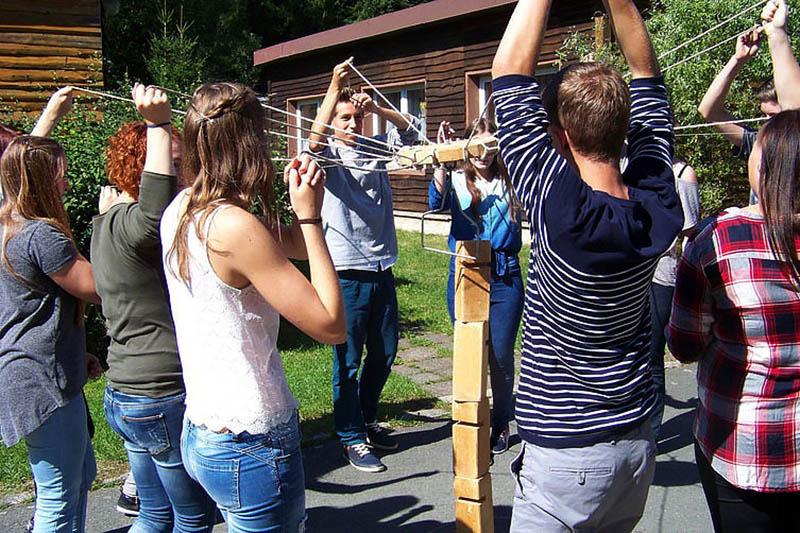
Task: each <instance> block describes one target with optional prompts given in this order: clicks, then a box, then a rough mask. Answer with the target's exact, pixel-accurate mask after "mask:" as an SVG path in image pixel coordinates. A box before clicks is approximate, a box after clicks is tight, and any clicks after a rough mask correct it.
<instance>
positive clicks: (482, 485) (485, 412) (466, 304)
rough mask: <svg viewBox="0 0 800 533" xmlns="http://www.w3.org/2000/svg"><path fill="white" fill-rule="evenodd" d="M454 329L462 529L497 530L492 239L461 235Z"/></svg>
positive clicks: (456, 470)
mask: <svg viewBox="0 0 800 533" xmlns="http://www.w3.org/2000/svg"><path fill="white" fill-rule="evenodd" d="M456 252H457V253H458V254H460V255H465V256H470V257H474V258H475V259H468V258H464V257H456V274H455V318H456V322H455V332H454V335H453V420H454V421H455V424H453V472H454V474H455V479H454V481H453V492H454V493H455V497H456V531H457V532H458V533H461V532H463V533H467V532H470V533H474V532H481V533H487V532H493V531H494V512H493V504H492V478H491V476H490V474H489V453H490V452H489V400H488V399H487V398H486V365H487V363H488V355H489V345H488V342H489V282H490V279H491V278H490V263H491V255H492V248H491V245H490V243H489V241H459V242H458V245H457V248H456Z"/></svg>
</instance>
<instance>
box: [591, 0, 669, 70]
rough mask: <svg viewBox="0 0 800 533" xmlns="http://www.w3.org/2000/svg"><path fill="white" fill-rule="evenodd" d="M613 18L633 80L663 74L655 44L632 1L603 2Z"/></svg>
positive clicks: (606, 0)
mask: <svg viewBox="0 0 800 533" xmlns="http://www.w3.org/2000/svg"><path fill="white" fill-rule="evenodd" d="M603 3H604V4H605V5H606V9H608V13H609V15H610V16H611V24H612V25H613V28H614V35H615V36H616V37H617V41H618V42H619V47H620V48H621V49H622V53H623V54H625V60H626V61H627V62H628V67H629V68H630V70H631V74H632V75H633V78H634V79H636V78H653V77H655V76H658V75H659V74H661V70H660V69H659V68H658V59H657V58H656V53H655V50H653V43H652V42H651V41H650V35H648V33H647V28H646V27H645V25H644V21H643V20H642V16H641V15H640V14H639V10H638V9H637V8H636V6H635V5H634V4H633V2H632V1H631V0H603Z"/></svg>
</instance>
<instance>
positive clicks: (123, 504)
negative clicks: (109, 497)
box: [117, 490, 139, 516]
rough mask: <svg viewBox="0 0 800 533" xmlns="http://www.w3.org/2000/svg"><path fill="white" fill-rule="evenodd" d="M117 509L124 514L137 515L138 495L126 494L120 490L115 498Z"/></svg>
mask: <svg viewBox="0 0 800 533" xmlns="http://www.w3.org/2000/svg"><path fill="white" fill-rule="evenodd" d="M117 511H119V512H120V513H122V514H124V515H125V516H139V497H138V496H128V495H127V494H125V493H124V492H122V490H120V491H119V499H118V500H117Z"/></svg>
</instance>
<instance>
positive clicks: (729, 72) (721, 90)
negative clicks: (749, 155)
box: [697, 29, 762, 146]
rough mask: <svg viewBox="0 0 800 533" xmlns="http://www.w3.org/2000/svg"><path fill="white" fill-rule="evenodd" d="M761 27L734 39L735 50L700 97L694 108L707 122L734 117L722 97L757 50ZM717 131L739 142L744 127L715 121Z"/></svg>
mask: <svg viewBox="0 0 800 533" xmlns="http://www.w3.org/2000/svg"><path fill="white" fill-rule="evenodd" d="M761 36H762V33H761V30H760V29H754V30H750V31H748V32H745V33H743V34H741V35H740V36H739V38H738V39H737V40H736V51H735V52H734V54H733V56H731V58H730V60H728V62H727V63H726V64H725V66H724V67H723V68H722V70H720V72H719V74H717V77H716V78H714V81H713V82H712V83H711V85H710V86H709V87H708V90H707V91H706V94H705V96H703V100H702V101H701V102H700V105H699V106H698V107H697V111H699V112H700V115H701V116H702V117H703V118H704V119H705V120H706V122H728V121H731V120H735V117H734V116H733V115H732V114H731V113H730V112H729V111H728V110H727V109H725V99H726V98H727V97H728V92H729V91H730V90H731V85H732V84H733V80H734V79H736V76H737V74H739V71H740V70H742V67H744V66H745V64H746V63H747V62H748V61H749V60H750V59H751V58H752V57H753V56H754V55H756V53H757V52H758V49H759V47H760V45H761ZM714 129H716V130H717V131H718V132H720V133H721V134H722V135H724V136H725V138H726V139H727V140H728V142H730V143H731V144H733V145H735V146H741V145H742V136H743V135H744V132H745V129H744V128H743V127H742V126H740V125H739V124H717V125H715V126H714Z"/></svg>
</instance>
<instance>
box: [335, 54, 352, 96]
mask: <svg viewBox="0 0 800 533" xmlns="http://www.w3.org/2000/svg"><path fill="white" fill-rule="evenodd" d="M352 61H353V58H352V57H351V58H350V59H348V60H347V61H344V62H342V63H339V64H338V65H336V66H335V67H333V77H332V78H331V87H334V88H335V89H337V90H339V89H341V88H343V87H346V86H347V84H348V83H349V82H350V73H351V72H352V71H351V70H350V63H351V62H352Z"/></svg>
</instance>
